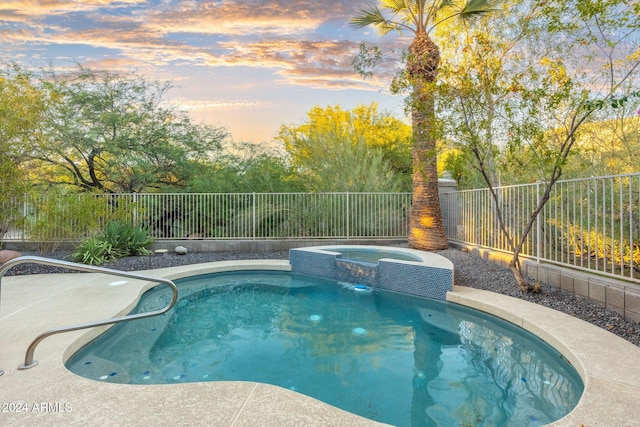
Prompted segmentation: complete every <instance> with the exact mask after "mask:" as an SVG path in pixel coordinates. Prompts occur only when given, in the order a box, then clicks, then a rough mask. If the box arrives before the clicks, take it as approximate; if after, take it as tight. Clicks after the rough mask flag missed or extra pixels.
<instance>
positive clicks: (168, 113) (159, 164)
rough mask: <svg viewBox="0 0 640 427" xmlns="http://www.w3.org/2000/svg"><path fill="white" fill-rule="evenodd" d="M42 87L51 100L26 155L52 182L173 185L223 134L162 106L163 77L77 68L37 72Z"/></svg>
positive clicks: (112, 188)
mask: <svg viewBox="0 0 640 427" xmlns="http://www.w3.org/2000/svg"><path fill="white" fill-rule="evenodd" d="M42 86H43V87H44V88H46V89H47V90H48V92H49V93H50V99H51V102H50V103H49V105H48V111H47V120H46V122H45V123H44V124H43V126H42V127H41V128H40V129H38V130H35V131H34V138H33V145H32V147H31V157H32V159H33V161H34V165H36V166H37V167H40V168H41V169H40V170H42V171H43V172H44V174H43V175H44V176H46V178H47V179H48V180H49V181H50V182H52V183H54V184H63V185H67V186H74V187H77V188H80V189H82V190H91V191H100V192H141V191H151V190H157V189H162V188H166V187H170V188H176V187H178V188H179V187H181V186H184V185H185V184H186V181H187V179H188V178H189V177H190V170H191V169H192V166H193V164H194V163H197V162H201V161H204V160H207V159H209V158H210V157H211V156H213V155H215V154H216V153H219V152H220V150H221V143H222V141H223V140H224V139H225V138H226V137H227V132H226V131H225V130H224V129H222V128H217V127H212V126H205V125H199V124H194V123H193V122H192V121H191V120H190V119H189V117H188V116H187V114H186V113H185V112H183V111H179V110H177V109H176V108H174V107H173V106H171V105H168V104H167V103H166V102H165V101H164V100H163V97H164V96H165V94H166V92H167V90H168V89H169V88H170V85H169V84H168V83H161V82H158V81H149V80H146V79H144V78H143V77H139V76H134V75H129V76H122V75H117V74H112V73H98V72H94V71H91V70H85V69H80V70H79V72H78V73H76V74H73V75H70V76H64V77H57V76H51V75H45V76H43V79H42ZM36 135H37V136H36Z"/></svg>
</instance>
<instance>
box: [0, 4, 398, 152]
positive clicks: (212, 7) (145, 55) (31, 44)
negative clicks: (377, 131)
mask: <svg viewBox="0 0 640 427" xmlns="http://www.w3.org/2000/svg"><path fill="white" fill-rule="evenodd" d="M374 3H376V1H375V0H367V1H362V0H356V1H353V0H322V1H318V0H315V1H312V0H236V1H229V0H25V1H20V0H1V1H0V49H1V50H0V51H1V52H2V53H1V58H2V59H4V60H8V61H15V62H17V63H18V64H20V65H21V66H23V67H25V68H39V67H45V68H46V67H49V66H50V65H51V66H53V67H54V68H55V69H56V70H58V71H64V70H74V69H77V65H76V64H78V63H79V64H82V65H83V66H85V67H87V68H91V69H93V70H111V71H125V72H132V71H134V72H136V73H139V74H142V75H144V76H146V77H148V78H150V79H158V80H162V81H164V80H171V81H172V82H173V85H174V86H175V88H174V89H172V91H171V92H170V94H169V97H170V100H171V101H172V102H173V103H174V104H177V105H179V106H181V107H182V108H184V109H187V110H189V111H190V114H191V116H192V117H193V118H194V119H195V120H196V121H202V122H205V123H210V124H219V125H222V126H224V127H226V128H227V129H228V130H229V131H230V132H231V133H232V135H233V138H234V139H235V140H243V141H251V142H265V141H267V142H268V141H271V140H272V139H273V137H274V136H275V135H276V133H277V131H278V129H279V127H280V125H281V124H299V123H302V121H303V120H304V119H305V117H306V113H307V111H309V110H310V109H311V108H312V107H313V106H315V105H320V106H322V107H325V106H328V105H340V106H342V107H343V108H346V109H350V108H353V107H355V106H356V105H358V104H367V105H368V104H370V103H371V102H377V103H378V104H379V111H388V112H391V113H393V114H394V115H396V116H397V117H402V116H403V110H402V103H403V100H402V98H401V97H400V96H392V95H390V94H389V93H388V83H389V78H390V75H389V74H387V75H383V73H382V72H380V73H379V74H378V75H377V76H374V78H373V79H368V80H366V81H363V79H362V77H361V76H360V75H359V74H358V73H357V72H356V71H355V70H354V69H353V66H352V64H351V62H352V60H353V58H354V56H355V55H356V53H357V51H358V46H359V44H360V42H361V41H366V42H367V43H369V44H370V43H373V42H376V43H378V44H380V45H381V46H384V47H385V48H386V49H391V48H393V46H394V45H395V46H396V47H397V48H402V47H406V46H407V45H408V43H409V41H410V40H409V39H404V40H402V39H400V38H399V37H398V36H397V35H392V34H389V35H387V36H386V37H385V38H382V39H381V38H379V37H378V35H377V34H376V33H375V31H374V30H373V29H362V30H354V29H352V28H351V27H349V19H350V18H351V17H352V16H353V15H354V14H355V13H356V12H357V11H358V10H360V9H362V8H365V7H367V6H368V5H370V4H374ZM398 56H399V55H398ZM397 66H399V65H397Z"/></svg>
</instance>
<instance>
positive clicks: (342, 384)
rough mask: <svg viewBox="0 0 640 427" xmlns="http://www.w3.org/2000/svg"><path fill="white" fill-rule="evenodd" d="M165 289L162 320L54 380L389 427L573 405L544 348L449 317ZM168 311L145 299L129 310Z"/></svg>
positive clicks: (119, 332)
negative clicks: (179, 389) (166, 387)
mask: <svg viewBox="0 0 640 427" xmlns="http://www.w3.org/2000/svg"><path fill="white" fill-rule="evenodd" d="M178 286H179V288H180V294H181V296H180V300H179V301H178V303H177V305H176V307H174V309H172V310H171V312H169V313H167V314H165V315H162V316H159V317H155V318H150V319H142V320H136V321H133V322H129V323H125V324H121V325H118V326H115V327H113V328H112V329H111V330H110V331H109V332H107V333H106V334H104V335H102V336H100V337H98V338H97V339H96V340H95V341H94V342H92V343H90V344H88V345H87V346H85V347H84V348H83V349H82V350H80V351H79V352H78V353H76V354H75V355H74V356H73V357H72V358H71V359H70V360H69V361H68V362H67V367H68V368H69V369H70V370H71V371H73V372H75V373H77V374H78V375H82V376H84V377H87V378H92V379H95V380H98V381H105V382H117V383H126V384H172V383H181V382H198V381H254V382H263V383H269V384H274V385H277V386H281V387H286V388H288V389H291V390H295V391H297V392H300V393H303V394H306V395H309V396H312V397H314V398H316V399H319V400H322V401H324V402H327V403H329V404H331V405H334V406H337V407H340V408H342V409H345V410H347V411H350V412H353V413H356V414H359V415H362V416H364V417H367V418H370V419H374V420H377V421H381V422H385V423H389V424H393V425H397V426H453V425H480V426H540V425H544V424H547V423H549V422H552V421H554V420H557V419H559V418H561V417H562V416H564V415H565V414H567V413H568V412H569V411H571V409H573V408H574V407H575V405H576V404H577V402H578V400H579V398H580V395H581V394H582V390H583V384H582V381H581V379H580V377H579V375H578V374H577V372H576V371H575V370H574V369H573V367H572V366H571V365H570V364H569V363H568V362H567V361H566V360H565V359H564V358H563V357H562V356H561V355H560V354H559V353H558V352H557V351H555V350H554V349H553V348H551V347H549V346H548V345H546V344H545V343H544V342H542V341H541V340H539V339H538V338H536V337H535V336H533V335H531V334H529V333H526V332H525V331H523V330H521V329H519V328H517V327H515V326H513V325H511V324H509V323H507V322H504V321H501V320H499V319H497V318H495V317H492V316H489V315H485V314H483V313H480V312H477V311H474V310H471V309H468V308H465V307H461V306H458V305H455V304H451V303H446V302H439V301H434V300H429V299H421V298H415V297H408V296H405V295H401V294H397V293H391V292H387V291H379V290H372V289H371V288H365V287H361V286H353V285H348V284H340V283H337V282H333V281H328V280H324V279H317V278H312V277H308V276H301V275H292V274H290V273H286V272H232V273H220V274H213V275H206V276H196V277H192V278H188V279H184V280H180V281H178ZM169 298H170V295H169V292H168V291H166V290H165V289H164V288H163V287H158V289H152V290H150V291H148V292H147V293H145V295H144V296H143V298H142V299H141V301H140V304H139V305H138V307H137V308H136V311H143V310H144V311H146V310H150V309H156V308H158V307H160V306H162V305H164V304H166V302H167V301H168V299H169Z"/></svg>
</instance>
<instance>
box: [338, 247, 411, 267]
mask: <svg viewBox="0 0 640 427" xmlns="http://www.w3.org/2000/svg"><path fill="white" fill-rule="evenodd" d="M328 250H331V251H332V252H340V253H341V254H342V258H343V259H349V260H353V261H364V262H371V263H377V262H378V261H380V260H381V259H382V258H391V259H397V260H401V261H422V259H421V258H420V257H417V256H415V255H412V254H410V253H408V252H406V251H405V252H401V251H393V250H381V249H374V248H366V247H365V248H341V247H332V248H331V249H328Z"/></svg>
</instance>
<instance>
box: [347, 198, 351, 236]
mask: <svg viewBox="0 0 640 427" xmlns="http://www.w3.org/2000/svg"><path fill="white" fill-rule="evenodd" d="M350 224H351V216H350V210H349V192H348V191H347V240H348V239H349V234H350V229H349V226H350Z"/></svg>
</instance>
